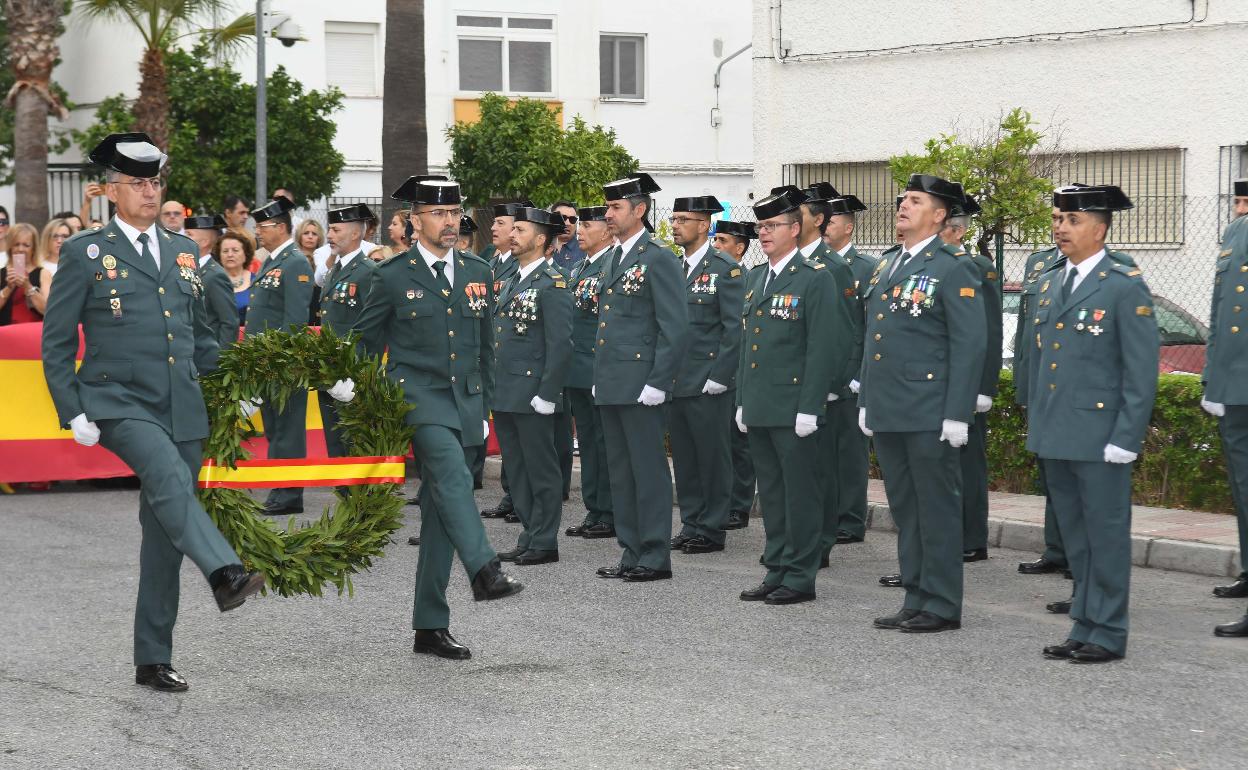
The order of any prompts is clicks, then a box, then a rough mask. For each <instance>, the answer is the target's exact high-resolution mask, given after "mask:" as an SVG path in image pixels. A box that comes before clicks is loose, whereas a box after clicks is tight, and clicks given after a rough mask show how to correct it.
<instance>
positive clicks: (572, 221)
mask: <svg viewBox="0 0 1248 770" xmlns="http://www.w3.org/2000/svg"><path fill="white" fill-rule="evenodd" d="M563 221H564V222H567V223H568V224H570V225H574V224H576V217H574V216H568V215H567V214H564V215H563Z"/></svg>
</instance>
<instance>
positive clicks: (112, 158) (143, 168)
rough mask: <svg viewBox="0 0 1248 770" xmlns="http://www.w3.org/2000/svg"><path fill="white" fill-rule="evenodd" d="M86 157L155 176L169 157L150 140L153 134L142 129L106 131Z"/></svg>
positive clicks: (115, 168) (133, 173)
mask: <svg viewBox="0 0 1248 770" xmlns="http://www.w3.org/2000/svg"><path fill="white" fill-rule="evenodd" d="M87 157H88V158H90V159H91V162H92V163H97V164H99V165H101V166H103V167H104V168H110V169H112V170H113V171H117V172H120V173H122V174H127V175H129V176H133V177H137V178H139V179H151V178H152V177H154V176H156V175H157V174H159V173H160V170H161V169H162V168H164V167H165V161H167V160H169V156H168V155H166V154H164V153H163V152H161V151H160V148H159V147H157V146H156V145H154V144H152V138H151V137H150V136H148V135H147V134H145V133H143V132H141V131H132V132H129V133H125V134H109V135H108V136H106V137H104V140H103V141H102V142H100V143H99V144H97V145H96V146H95V149H93V150H91V152H90V154H89V155H87Z"/></svg>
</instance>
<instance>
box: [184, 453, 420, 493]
mask: <svg viewBox="0 0 1248 770" xmlns="http://www.w3.org/2000/svg"><path fill="white" fill-rule="evenodd" d="M404 478H405V469H404V458H402V457H331V458H313V459H307V460H300V459H286V460H240V461H239V463H238V467H237V468H230V467H229V466H225V465H217V464H216V463H215V462H213V461H212V460H205V461H204V464H203V467H201V468H200V469H199V487H200V489H252V488H256V487H342V486H354V485H358V484H402V483H403V480H404Z"/></svg>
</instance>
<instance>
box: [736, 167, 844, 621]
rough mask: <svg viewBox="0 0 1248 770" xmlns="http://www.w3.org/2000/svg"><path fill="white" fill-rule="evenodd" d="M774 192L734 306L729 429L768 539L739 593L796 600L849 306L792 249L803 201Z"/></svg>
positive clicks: (818, 498)
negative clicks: (759, 252)
mask: <svg viewBox="0 0 1248 770" xmlns="http://www.w3.org/2000/svg"><path fill="white" fill-rule="evenodd" d="M803 200H805V196H803V195H802V194H801V193H800V192H798V191H796V190H781V192H779V193H777V194H775V195H769V196H768V197H766V198H764V199H763V200H761V201H759V202H758V203H756V204H754V215H755V216H756V217H757V218H758V225H757V228H758V240H759V244H760V245H761V246H762V249H763V253H764V254H766V255H767V264H766V265H763V266H761V267H760V268H759V269H756V270H754V271H753V272H751V273H750V278H749V285H748V286H747V290H746V293H745V302H744V306H743V308H742V323H743V326H744V332H745V333H744V335H743V342H742V345H743V349H742V354H741V356H740V363H739V369H738V370H737V412H736V422H737V427H738V428H739V429H740V430H741V431H742V432H747V433H748V434H749V439H750V454H751V456H752V457H753V458H754V467H755V469H757V471H758V496H759V504H760V506H761V507H762V512H763V528H764V530H765V532H766V545H765V547H764V550H763V564H764V565H765V566H766V567H767V573H766V576H765V577H764V578H763V582H762V583H761V584H760V585H759V586H757V587H756V588H752V589H749V590H746V591H742V592H741V599H742V600H743V601H765V602H766V603H768V604H797V603H799V602H808V601H811V600H813V599H814V598H815V574H816V572H818V570H819V558H820V552H821V550H822V545H821V536H822V532H823V494H824V485H823V483H822V481H821V480H820V478H819V476H820V473H821V472H826V469H823V468H822V467H821V463H820V458H819V454H818V451H817V443H816V442H817V439H816V436H815V434H816V431H818V430H819V427H820V425H821V424H825V422H824V413H825V410H826V405H827V402H828V394H829V393H835V392H837V391H839V390H840V389H841V388H842V387H844V385H845V379H846V372H845V362H846V361H847V360H849V356H850V352H851V351H852V349H853V333H852V331H851V323H850V320H849V313H848V311H847V310H846V309H845V304H844V303H843V302H842V301H841V297H840V296H839V293H838V289H837V285H836V281H835V279H833V278H832V276H831V275H830V274H829V271H828V269H827V267H826V266H825V265H824V263H822V262H819V261H816V260H813V259H804V258H803V257H802V256H801V253H800V252H799V250H798V236H799V235H800V234H801V232H802V219H803V212H802V209H801V204H802V201H803Z"/></svg>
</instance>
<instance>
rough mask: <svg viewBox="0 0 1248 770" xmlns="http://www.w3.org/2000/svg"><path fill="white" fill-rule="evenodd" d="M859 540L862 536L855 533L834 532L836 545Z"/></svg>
mask: <svg viewBox="0 0 1248 770" xmlns="http://www.w3.org/2000/svg"><path fill="white" fill-rule="evenodd" d="M861 542H862V538H861V537H858V536H857V535H851V534H849V533H848V532H837V533H836V544H837V545H849V544H850V543H861Z"/></svg>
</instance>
